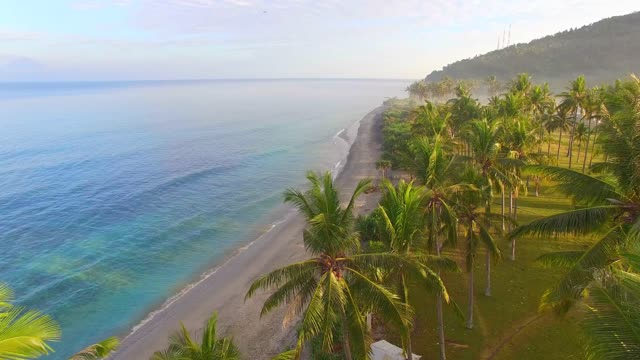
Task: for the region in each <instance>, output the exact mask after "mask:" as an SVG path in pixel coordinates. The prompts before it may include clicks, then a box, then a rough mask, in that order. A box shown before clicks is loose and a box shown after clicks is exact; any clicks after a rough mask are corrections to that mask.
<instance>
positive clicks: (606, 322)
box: [581, 288, 640, 360]
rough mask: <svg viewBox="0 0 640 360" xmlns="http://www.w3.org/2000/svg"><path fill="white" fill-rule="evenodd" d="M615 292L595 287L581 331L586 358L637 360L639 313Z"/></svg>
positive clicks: (633, 303)
mask: <svg viewBox="0 0 640 360" xmlns="http://www.w3.org/2000/svg"><path fill="white" fill-rule="evenodd" d="M637 300H638V299H637V298H636V302H629V301H628V300H627V299H625V296H624V294H620V293H618V292H617V291H616V290H615V289H609V290H607V289H603V288H595V289H592V290H591V293H590V299H589V303H588V306H587V311H586V315H585V319H584V321H582V324H581V325H582V329H583V331H584V332H585V335H586V351H587V354H588V356H589V359H594V360H595V359H640V311H638V307H637V306H638V303H637Z"/></svg>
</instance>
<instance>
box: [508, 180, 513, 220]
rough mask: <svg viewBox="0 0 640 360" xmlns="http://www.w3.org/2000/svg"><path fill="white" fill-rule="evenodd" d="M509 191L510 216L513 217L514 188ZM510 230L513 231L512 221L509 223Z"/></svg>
mask: <svg viewBox="0 0 640 360" xmlns="http://www.w3.org/2000/svg"><path fill="white" fill-rule="evenodd" d="M510 190H511V191H510V192H509V218H510V219H511V218H512V217H513V188H511V189H510ZM509 231H511V223H509Z"/></svg>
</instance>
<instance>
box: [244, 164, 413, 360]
mask: <svg viewBox="0 0 640 360" xmlns="http://www.w3.org/2000/svg"><path fill="white" fill-rule="evenodd" d="M307 179H308V180H309V182H310V185H311V186H310V189H309V190H308V191H306V192H301V191H298V190H294V189H289V190H287V191H286V192H285V194H284V199H285V202H288V203H292V204H293V205H295V206H296V207H297V208H298V210H299V211H300V213H301V214H302V215H303V216H304V218H305V219H306V221H307V227H306V228H305V230H304V232H303V242H304V245H305V248H306V250H307V252H308V253H310V255H311V256H312V258H310V259H308V260H304V261H301V262H298V263H294V264H291V265H288V266H285V267H283V268H280V269H277V270H274V271H272V272H270V273H268V274H266V275H264V276H262V277H260V278H259V279H257V280H256V281H255V282H254V283H253V284H252V285H251V287H250V288H249V291H248V292H247V297H251V296H252V295H254V294H255V293H256V291H258V290H259V289H272V290H275V291H274V292H273V293H272V294H271V295H270V296H269V297H268V298H267V300H266V301H265V303H264V305H263V307H262V312H261V315H264V314H266V313H268V312H269V311H271V310H272V309H274V308H275V307H277V306H280V305H282V304H289V305H290V308H289V309H290V310H291V311H292V313H293V314H299V313H302V320H301V324H300V327H299V331H298V341H297V343H296V347H295V349H294V350H292V353H293V356H294V358H296V359H298V358H299V357H300V355H301V353H302V350H303V347H304V345H305V343H307V342H308V341H310V340H312V339H313V338H316V337H320V338H321V341H322V349H323V350H324V351H325V352H331V351H333V350H335V349H336V345H337V344H336V343H337V342H338V341H339V340H338V339H336V338H335V337H334V329H336V328H341V332H342V339H341V342H342V349H343V351H344V356H345V358H346V359H347V360H352V359H365V358H366V357H367V353H368V351H369V350H368V349H369V342H370V340H369V334H368V333H367V329H366V324H365V321H364V317H365V315H364V314H366V313H369V312H373V313H378V314H379V315H380V316H382V317H383V318H384V319H385V320H386V321H388V322H389V323H390V324H392V325H393V326H396V327H397V328H398V329H406V328H407V327H409V326H410V322H411V316H412V315H411V309H410V308H408V307H407V306H406V304H404V303H403V302H402V300H401V299H400V298H399V297H398V296H397V295H395V294H394V293H393V292H391V291H390V290H389V289H387V288H386V287H384V286H382V285H380V284H378V283H377V282H376V281H374V280H373V279H372V278H370V277H369V276H367V274H370V273H373V272H374V270H375V269H376V268H385V267H390V266H397V265H398V264H403V266H405V267H406V268H407V269H411V268H412V266H413V263H412V262H411V261H408V260H406V258H404V257H402V256H401V255H398V254H393V253H383V254H358V253H357V251H358V248H359V245H360V239H359V236H358V233H357V232H355V231H354V222H355V217H354V206H355V201H356V198H357V197H358V196H359V195H360V194H362V193H363V192H364V191H365V190H366V189H367V188H368V187H369V184H370V181H369V180H363V181H360V183H358V185H357V186H356V188H355V190H354V192H353V193H352V195H351V198H350V200H349V202H348V204H347V206H346V207H342V206H341V205H340V200H339V196H338V191H337V190H336V188H335V186H334V184H333V180H332V177H331V174H330V173H329V172H327V173H325V174H324V175H322V176H321V175H318V174H315V173H313V172H309V173H308V174H307ZM418 271H419V270H418Z"/></svg>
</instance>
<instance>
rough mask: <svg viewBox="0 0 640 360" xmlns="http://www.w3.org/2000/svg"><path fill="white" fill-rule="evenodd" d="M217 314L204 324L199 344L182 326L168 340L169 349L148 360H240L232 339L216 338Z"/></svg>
mask: <svg viewBox="0 0 640 360" xmlns="http://www.w3.org/2000/svg"><path fill="white" fill-rule="evenodd" d="M217 324H218V314H217V313H213V315H211V317H210V318H209V319H207V322H206V323H205V326H204V329H203V331H202V338H201V340H200V342H198V341H196V340H195V339H193V337H192V336H191V334H189V331H188V330H187V328H185V327H184V324H180V330H178V331H176V332H175V333H174V334H173V335H172V336H171V337H170V338H169V347H168V348H167V349H166V350H164V351H156V352H155V353H154V354H153V356H151V359H150V360H240V358H241V357H240V351H239V350H238V348H237V347H236V346H235V344H234V343H233V339H232V338H228V337H223V338H219V337H218V332H217Z"/></svg>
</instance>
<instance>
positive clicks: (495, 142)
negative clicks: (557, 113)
mask: <svg viewBox="0 0 640 360" xmlns="http://www.w3.org/2000/svg"><path fill="white" fill-rule="evenodd" d="M498 125H499V124H498V123H497V122H489V121H488V120H487V119H483V120H477V121H474V122H472V123H471V124H470V126H469V127H468V129H467V133H466V136H467V139H468V141H469V144H470V145H471V148H472V153H473V162H474V164H475V165H476V166H477V167H478V170H479V171H480V174H481V176H482V177H483V178H484V181H485V183H486V184H487V190H488V191H489V194H488V196H487V199H486V202H485V212H486V215H487V216H490V214H491V202H492V200H493V189H494V188H495V187H496V185H498V187H499V189H500V192H501V193H502V194H501V195H502V209H501V214H502V231H504V230H505V214H504V211H505V192H504V190H505V188H506V187H507V186H509V187H511V185H512V184H511V181H510V179H509V176H508V175H507V174H505V173H504V172H503V171H502V168H503V167H504V165H505V164H504V160H505V159H504V158H502V157H501V151H500V150H501V144H500V135H501V134H500V128H499V126H498ZM491 257H492V256H491V253H490V252H487V254H486V273H487V274H486V275H487V283H486V288H485V295H486V296H491Z"/></svg>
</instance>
